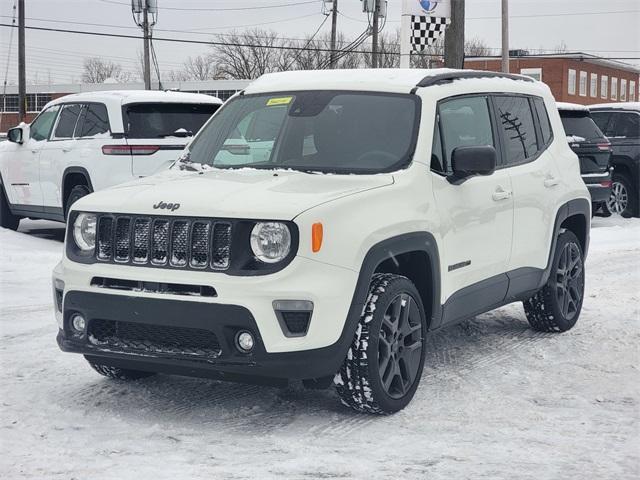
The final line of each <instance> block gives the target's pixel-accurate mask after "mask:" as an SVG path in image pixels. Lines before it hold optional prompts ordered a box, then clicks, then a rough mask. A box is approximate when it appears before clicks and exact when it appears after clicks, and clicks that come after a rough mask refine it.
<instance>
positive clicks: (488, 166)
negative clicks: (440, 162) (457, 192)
mask: <svg viewBox="0 0 640 480" xmlns="http://www.w3.org/2000/svg"><path fill="white" fill-rule="evenodd" d="M497 158H498V155H497V154H496V149H495V148H494V147H492V146H490V145H482V146H473V147H458V148H455V149H454V150H453V153H452V154H451V168H452V169H453V177H454V178H453V180H454V181H456V180H463V179H465V178H468V177H471V176H473V175H491V174H492V173H493V172H494V171H495V169H496V162H497Z"/></svg>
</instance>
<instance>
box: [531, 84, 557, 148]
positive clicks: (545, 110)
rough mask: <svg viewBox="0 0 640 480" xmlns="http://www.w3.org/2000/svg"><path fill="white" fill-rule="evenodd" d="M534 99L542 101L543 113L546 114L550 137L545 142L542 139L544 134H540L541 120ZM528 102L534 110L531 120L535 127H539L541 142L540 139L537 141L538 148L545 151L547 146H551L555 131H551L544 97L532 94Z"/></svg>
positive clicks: (551, 127) (551, 125) (551, 126)
mask: <svg viewBox="0 0 640 480" xmlns="http://www.w3.org/2000/svg"><path fill="white" fill-rule="evenodd" d="M536 99H537V100H540V102H541V103H542V107H543V108H544V114H545V115H546V117H547V123H548V124H549V130H550V131H551V137H549V140H548V141H547V142H545V141H544V135H543V134H542V121H541V119H540V112H539V111H538V107H537V106H536ZM529 102H530V103H531V105H532V106H533V110H534V112H535V116H534V118H533V121H534V123H535V124H536V127H537V128H539V129H540V137H539V140H542V144H540V141H538V150H540V149H542V151H545V150H546V149H547V148H549V147H550V146H551V144H552V143H553V141H554V140H555V133H554V131H553V124H552V123H551V117H549V110H548V109H547V104H546V103H545V102H544V98H542V97H538V96H536V95H532V96H530V98H529ZM536 120H537V121H536Z"/></svg>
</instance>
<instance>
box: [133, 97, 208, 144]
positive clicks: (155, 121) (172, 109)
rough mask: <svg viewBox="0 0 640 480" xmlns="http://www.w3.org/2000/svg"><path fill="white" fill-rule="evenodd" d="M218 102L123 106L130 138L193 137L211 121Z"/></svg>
mask: <svg viewBox="0 0 640 480" xmlns="http://www.w3.org/2000/svg"><path fill="white" fill-rule="evenodd" d="M218 108H219V105H201V104H187V103H137V104H131V105H125V106H124V124H125V133H126V135H127V137H128V138H169V137H190V136H193V135H195V134H196V133H197V132H198V130H200V128H201V127H202V125H204V123H205V122H206V121H207V120H209V118H210V117H211V115H213V114H214V113H215V111H216V110H218Z"/></svg>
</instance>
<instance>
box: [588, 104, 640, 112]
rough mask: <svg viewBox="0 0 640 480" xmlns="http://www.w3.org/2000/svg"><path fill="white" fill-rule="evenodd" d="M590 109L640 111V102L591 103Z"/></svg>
mask: <svg viewBox="0 0 640 480" xmlns="http://www.w3.org/2000/svg"><path fill="white" fill-rule="evenodd" d="M589 110H632V111H636V112H640V102H619V103H599V104H597V105H590V106H589Z"/></svg>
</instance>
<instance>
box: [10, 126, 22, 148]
mask: <svg viewBox="0 0 640 480" xmlns="http://www.w3.org/2000/svg"><path fill="white" fill-rule="evenodd" d="M7 140H9V141H10V142H13V143H19V144H22V143H23V142H24V132H23V131H22V127H15V128H11V129H9V131H8V132H7Z"/></svg>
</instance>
